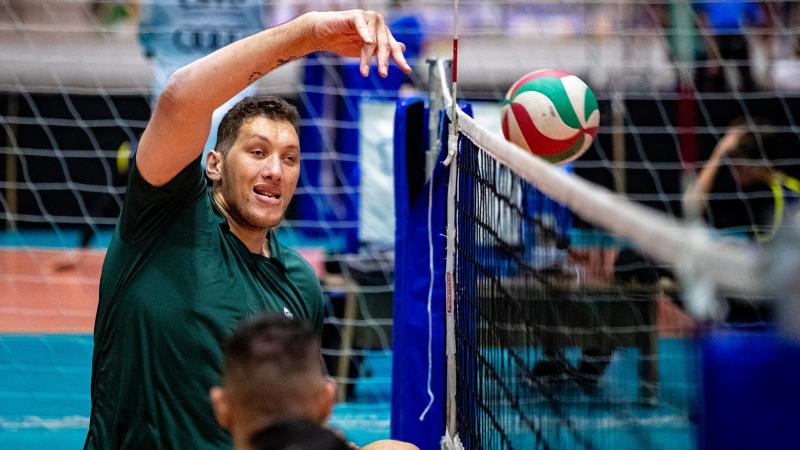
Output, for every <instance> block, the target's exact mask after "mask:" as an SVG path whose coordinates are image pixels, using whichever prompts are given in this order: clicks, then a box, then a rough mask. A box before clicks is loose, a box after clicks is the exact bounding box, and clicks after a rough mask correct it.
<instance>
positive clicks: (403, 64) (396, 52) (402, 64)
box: [388, 32, 411, 74]
mask: <svg viewBox="0 0 800 450" xmlns="http://www.w3.org/2000/svg"><path fill="white" fill-rule="evenodd" d="M388 33H389V38H390V41H391V47H392V59H393V60H394V62H395V64H397V67H399V68H400V70H402V71H403V72H405V73H406V74H409V73H411V66H410V65H408V62H407V61H406V57H405V55H404V54H403V53H405V51H406V45H405V44H403V43H402V42H397V41H396V40H395V39H394V36H392V33H391V32H388Z"/></svg>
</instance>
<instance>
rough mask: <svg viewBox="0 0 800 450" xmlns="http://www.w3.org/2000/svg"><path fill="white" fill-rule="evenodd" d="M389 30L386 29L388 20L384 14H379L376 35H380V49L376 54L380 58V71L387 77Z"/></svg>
mask: <svg viewBox="0 0 800 450" xmlns="http://www.w3.org/2000/svg"><path fill="white" fill-rule="evenodd" d="M388 33H389V30H387V29H386V22H384V20H383V16H378V20H377V23H376V28H375V35H376V36H377V37H378V49H377V54H376V55H375V56H376V57H377V59H378V73H379V74H380V75H381V76H382V77H384V78H386V77H387V76H388V75H389V52H390V50H391V49H390V48H389V44H390V41H389V36H388Z"/></svg>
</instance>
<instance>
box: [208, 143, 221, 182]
mask: <svg viewBox="0 0 800 450" xmlns="http://www.w3.org/2000/svg"><path fill="white" fill-rule="evenodd" d="M224 160H225V158H223V156H222V153H220V152H218V151H216V150H211V151H210V152H208V155H207V156H206V175H207V176H208V178H210V179H211V181H217V182H218V181H220V180H221V179H222V164H223V162H224Z"/></svg>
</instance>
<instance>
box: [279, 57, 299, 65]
mask: <svg viewBox="0 0 800 450" xmlns="http://www.w3.org/2000/svg"><path fill="white" fill-rule="evenodd" d="M297 58H298V57H297V56H287V57H286V58H281V59H279V60H278V64H277V65H276V66H275V67H280V66H282V65H284V64H286V63H288V62H290V61H294V60H295V59H297Z"/></svg>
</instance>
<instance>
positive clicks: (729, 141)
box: [683, 125, 745, 212]
mask: <svg viewBox="0 0 800 450" xmlns="http://www.w3.org/2000/svg"><path fill="white" fill-rule="evenodd" d="M744 133H745V128H744V127H743V126H739V125H736V126H732V127H730V128H728V130H727V131H726V132H725V136H723V137H722V139H720V140H719V142H717V145H716V147H714V151H713V152H711V156H710V157H709V158H708V161H707V162H706V164H705V165H704V166H703V168H702V169H701V170H700V175H698V177H697V181H696V182H695V184H694V186H691V187H690V188H689V189H688V190H687V191H686V193H685V194H684V195H683V208H684V210H686V211H692V212H701V210H702V209H703V208H706V207H708V194H709V192H711V188H712V186H714V180H715V179H716V177H717V172H718V171H719V168H720V166H721V165H722V159H723V158H724V157H725V156H727V155H728V154H730V153H731V152H732V151H734V150H735V149H736V146H737V145H738V144H739V140H740V139H741V138H742V136H743V135H744Z"/></svg>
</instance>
